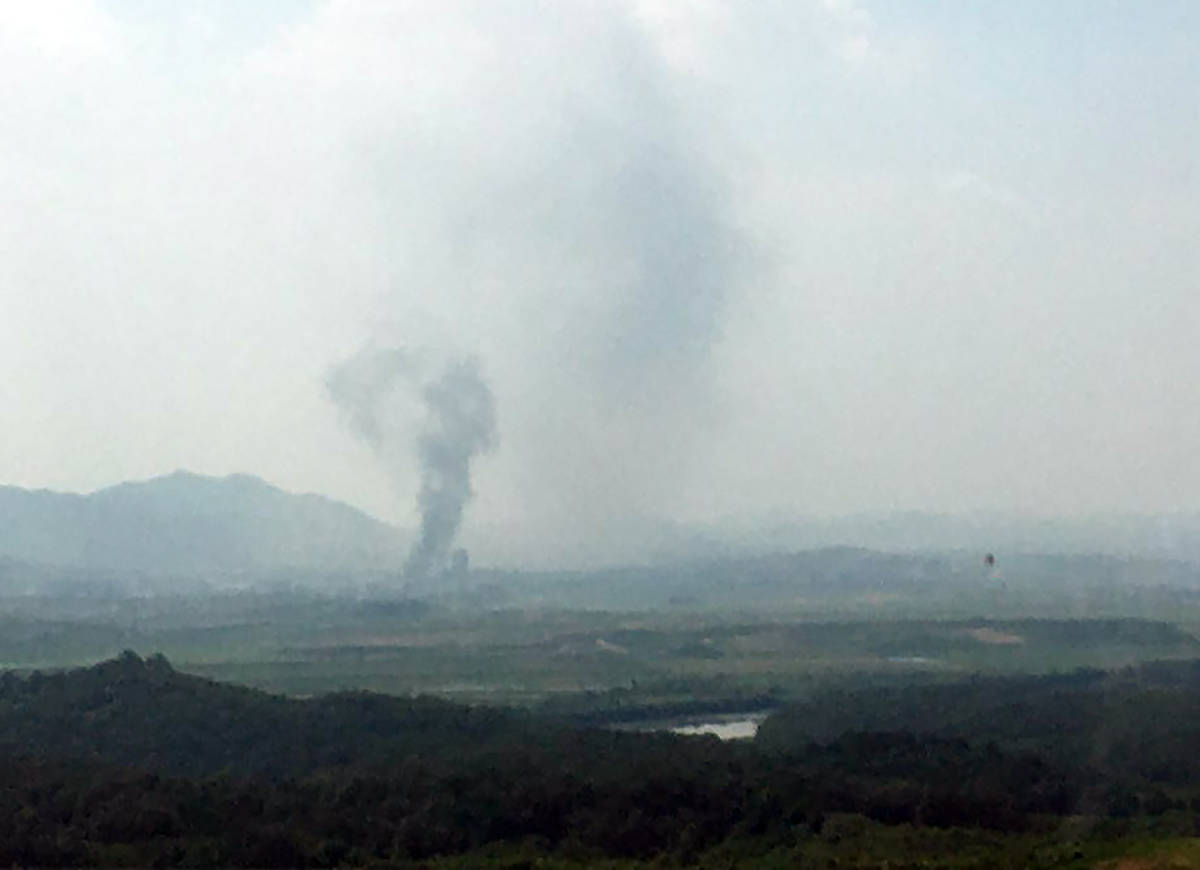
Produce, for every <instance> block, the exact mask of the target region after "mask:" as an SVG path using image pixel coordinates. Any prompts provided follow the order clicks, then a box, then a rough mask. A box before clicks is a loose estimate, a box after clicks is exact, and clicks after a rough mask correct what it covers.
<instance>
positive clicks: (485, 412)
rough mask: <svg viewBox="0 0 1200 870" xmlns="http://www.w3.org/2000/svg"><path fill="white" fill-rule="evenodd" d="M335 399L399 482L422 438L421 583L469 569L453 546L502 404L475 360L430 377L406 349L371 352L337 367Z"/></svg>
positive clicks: (411, 570) (408, 569)
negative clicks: (474, 471) (477, 462)
mask: <svg viewBox="0 0 1200 870" xmlns="http://www.w3.org/2000/svg"><path fill="white" fill-rule="evenodd" d="M326 387H327V389H328V392H329V396H330V398H331V399H332V400H333V401H334V403H335V404H337V405H338V407H339V408H341V409H342V411H343V413H344V414H345V415H346V417H347V420H348V422H349V424H350V426H351V427H352V429H353V430H354V432H355V433H356V434H357V435H358V436H359V437H361V438H362V439H363V440H364V441H365V442H366V443H367V444H368V445H369V446H370V447H371V449H372V450H373V451H374V452H375V454H376V456H377V457H379V459H380V461H381V462H382V463H383V464H384V465H385V467H387V469H388V471H389V473H390V474H391V477H392V481H393V484H396V485H399V484H400V483H401V481H402V480H403V479H404V474H403V473H402V472H403V469H404V467H405V465H406V462H405V454H406V453H407V451H406V450H405V449H403V448H406V447H407V446H408V445H409V444H410V443H411V442H412V441H413V440H414V438H413V436H414V435H415V448H416V457H417V461H418V465H419V471H420V489H419V492H418V494H417V507H418V509H419V511H420V515H421V521H420V531H419V533H418V535H417V539H416V541H415V542H414V543H413V546H412V549H411V551H410V552H409V554H408V558H407V560H406V561H405V565H404V576H405V579H406V580H408V581H410V582H420V581H422V580H426V579H429V578H433V577H439V576H442V575H445V574H447V573H448V572H450V571H451V569H452V567H453V565H452V563H454V564H464V565H465V564H466V554H465V552H464V551H455V550H454V549H453V547H454V541H455V539H456V537H457V535H458V530H459V527H460V526H461V525H462V518H463V512H464V510H465V508H466V505H467V502H468V501H469V500H470V499H471V496H472V495H473V490H472V488H471V463H472V461H473V460H474V459H475V457H476V456H479V455H480V454H482V453H486V452H487V451H489V450H491V449H493V448H494V447H495V446H496V443H497V433H496V404H495V399H494V398H493V396H492V391H491V389H490V388H489V387H488V384H487V382H486V381H485V380H484V378H483V374H482V372H481V371H480V367H479V363H478V361H477V360H475V359H474V358H470V357H468V358H460V359H451V360H449V361H447V362H445V363H443V364H442V365H441V366H440V367H439V368H438V370H437V371H436V372H435V373H434V374H433V375H432V376H430V375H429V373H428V366H427V365H425V364H424V360H422V359H419V358H418V357H416V356H414V355H413V354H411V353H410V352H408V351H406V350H404V349H403V348H373V347H369V348H366V349H364V350H363V351H361V352H359V353H358V354H356V355H355V356H353V357H351V358H350V359H348V360H346V361H345V362H343V363H342V364H341V365H339V366H337V367H336V368H334V370H333V371H332V372H331V373H330V375H329V378H328V380H327V381H326Z"/></svg>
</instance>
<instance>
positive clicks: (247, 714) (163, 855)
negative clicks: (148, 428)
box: [0, 653, 1200, 868]
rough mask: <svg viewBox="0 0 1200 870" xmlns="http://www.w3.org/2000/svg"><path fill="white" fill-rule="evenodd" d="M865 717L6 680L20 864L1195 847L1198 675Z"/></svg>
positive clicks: (98, 680) (929, 704) (924, 694)
mask: <svg viewBox="0 0 1200 870" xmlns="http://www.w3.org/2000/svg"><path fill="white" fill-rule="evenodd" d="M906 692H911V693H912V694H911V695H908V694H905V693H906ZM833 697H834V696H829V698H827V699H826V700H827V701H828V700H832V699H833ZM845 697H846V698H847V699H850V700H851V701H852V703H850V704H848V705H847V706H846V708H845V711H844V713H843V714H842V715H843V717H844V718H843V719H842V721H840V722H836V723H834V722H832V720H829V724H830V726H831V727H830V730H829V732H828V733H827V734H826V735H824V736H823V737H821V738H820V739H814V738H815V737H816V735H814V734H813V733H812V732H811V731H808V730H806V727H805V722H804V718H803V714H804V712H805V711H806V708H797V710H796V711H794V712H792V713H789V714H784V715H780V716H778V717H775V718H773V719H770V720H768V722H767V723H766V724H765V725H764V730H763V731H762V732H761V737H760V739H758V740H756V741H754V742H753V743H749V744H742V745H734V744H730V743H722V742H721V741H718V740H717V739H715V738H712V737H695V738H688V737H680V736H674V735H662V734H638V733H618V732H613V731H602V730H592V729H582V728H572V727H569V726H567V725H565V724H563V723H562V722H561V721H559V722H552V721H549V720H538V719H537V718H536V717H534V716H533V715H532V714H528V713H518V712H514V711H499V710H494V709H485V708H467V707H462V706H457V705H453V704H449V703H445V702H439V701H433V700H427V699H407V698H393V697H384V696H378V695H369V694H362V693H353V694H338V695H330V696H326V697H323V698H316V699H310V700H300V699H287V698H282V697H278V696H272V695H268V694H265V693H262V692H258V691H253V690H249V689H242V688H238V687H234V686H227V685H221V684H216V683H212V682H209V681H207V680H202V679H198V678H196V677H191V676H188V675H185V674H180V673H177V672H176V671H174V670H173V669H172V668H171V666H170V664H169V663H168V662H167V661H166V660H164V659H162V658H161V657H151V658H149V659H145V660H143V659H141V658H139V657H138V656H136V655H134V654H132V653H127V654H124V655H122V656H121V657H120V658H118V659H116V660H113V661H107V662H103V663H101V664H99V665H96V666H94V667H91V668H86V669H80V670H75V671H68V672H60V673H41V674H38V673H35V674H32V675H30V676H29V677H27V678H22V677H18V676H15V675H13V674H11V673H6V674H4V675H0V754H2V757H4V758H5V761H6V763H5V765H4V768H3V770H0V862H3V863H14V864H20V865H63V864H123V865H143V864H144V865H149V864H153V865H155V866H167V865H190V866H213V865H241V866H335V865H353V866H358V865H364V864H371V863H375V864H380V865H382V864H387V865H389V866H394V865H397V864H404V863H405V862H425V861H428V860H429V859H431V858H436V857H437V856H446V855H455V854H464V853H471V854H473V855H474V856H475V857H473V858H465V859H464V861H465V863H461V864H459V865H457V866H486V865H487V863H488V862H487V861H485V860H482V859H481V856H482V853H480V852H479V850H481V849H485V848H490V849H509V850H522V849H524V850H532V851H533V854H535V855H537V856H539V857H540V856H546V855H555V856H558V857H559V858H561V859H564V860H567V859H570V860H571V861H573V862H577V863H576V864H574V866H584V865H588V864H590V863H591V862H595V861H600V860H604V859H613V858H617V859H628V860H630V861H634V862H645V861H649V860H657V861H659V862H661V863H665V864H666V865H672V864H682V865H690V864H693V863H694V862H695V861H696V860H697V858H698V856H702V855H704V854H709V855H712V856H723V857H722V858H721V859H720V860H721V866H732V865H733V862H732V861H731V860H730V858H731V856H734V855H739V854H746V855H766V854H767V853H771V854H777V853H779V851H780V850H783V853H784V857H783V858H780V860H778V861H776V863H775V864H773V865H766V866H797V865H798V864H800V863H803V862H802V860H801V859H803V861H807V860H808V857H811V856H812V855H814V854H816V855H821V854H825V853H827V852H828V851H829V849H831V848H832V847H834V846H836V845H837V844H838V843H840V842H841V841H842V840H845V839H846V838H847V837H848V836H850V837H852V838H853V839H852V841H851V843H850V847H851V848H853V849H860V848H863V847H870V848H873V849H879V848H881V844H882V848H885V849H888V850H895V849H897V848H900V847H901V844H899V842H898V840H896V838H894V837H891V836H890V835H887V834H884V833H881V832H883V831H886V830H891V829H892V828H893V826H897V825H903V826H904V827H903V828H902V829H897V830H900V831H901V832H902V833H903V838H906V841H913V842H915V841H914V838H923V837H926V834H925V833H924V832H929V831H941V830H944V829H947V828H952V827H954V828H958V829H959V832H958V834H956V835H955V837H956V838H957V839H956V841H957V842H966V840H965V839H964V837H968V836H969V837H973V838H975V840H976V841H977V842H978V844H979V845H980V846H981V848H986V849H987V850H988V851H987V852H986V854H985V853H983V852H980V853H978V854H973V855H967V856H966V857H968V858H970V859H971V861H974V863H972V864H971V866H1007V867H1014V868H1015V867H1027V866H1047V867H1048V866H1079V865H1078V864H1077V863H1076V864H1072V863H1071V862H1070V860H1067V861H1066V862H1065V863H1060V862H1059V860H1058V858H1056V857H1055V856H1057V855H1059V852H1057V851H1055V850H1056V849H1057V845H1056V843H1055V842H1054V841H1053V840H1054V838H1053V837H1052V836H1051V837H1047V836H1046V835H1045V834H1044V833H1043V834H1039V833H1038V832H1047V831H1054V830H1055V829H1057V828H1058V827H1059V826H1061V825H1066V824H1067V820H1068V819H1069V820H1070V825H1071V826H1072V829H1073V830H1077V831H1104V830H1108V831H1111V832H1116V833H1117V834H1119V833H1120V832H1121V831H1128V830H1130V828H1129V827H1128V825H1129V824H1130V822H1131V820H1136V821H1137V823H1138V824H1139V825H1142V826H1143V828H1144V829H1147V830H1149V829H1153V830H1156V831H1165V832H1169V833H1191V832H1192V831H1193V830H1194V825H1195V824H1196V819H1195V812H1196V811H1197V810H1200V785H1198V784H1197V783H1198V782H1200V775H1198V773H1197V771H1196V764H1197V762H1196V759H1195V745H1196V737H1197V734H1196V727H1197V726H1196V725H1195V723H1196V721H1198V718H1200V717H1198V715H1197V714H1198V712H1200V665H1198V664H1197V663H1193V662H1175V663H1169V664H1161V665H1151V666H1145V667H1139V668H1137V669H1134V670H1129V671H1125V672H1120V673H1115V674H1104V673H1102V672H1079V673H1076V674H1070V675H1064V676H1058V677H1038V678H1008V679H1003V680H986V681H980V680H976V681H968V682H965V683H956V684H946V685H942V686H926V687H920V686H918V687H912V688H911V689H907V690H882V691H880V690H864V691H861V692H850V693H849V694H847V695H846V696H845ZM997 705H999V706H997ZM893 708H895V709H898V712H897V713H896V714H895V715H893V713H892V712H890V711H891V710H892V709H893ZM1005 711H1007V712H1005ZM807 712H812V709H811V708H807ZM1139 712H1140V713H1141V714H1143V715H1144V716H1145V717H1146V718H1147V719H1151V720H1152V721H1144V720H1143V722H1142V723H1141V724H1142V725H1144V726H1147V727H1141V728H1139V727H1138V725H1139V723H1138V721H1137V718H1138V715H1139ZM1147 714H1148V715H1147ZM998 715H1000V716H1001V719H1002V720H1003V721H1000V722H993V721H991V720H992V719H993V718H995V717H996V716H998ZM1076 720H1078V723H1079V724H1073V723H1076ZM939 722H946V723H952V725H953V727H952V728H951V729H950V730H949V731H946V732H941V731H940V729H939V728H938V727H937V726H938V723H939ZM864 726H865V727H864ZM1150 726H1152V727H1150ZM880 727H882V728H884V729H886V730H876V729H879V728H880ZM839 729H845V730H840V732H839ZM1064 731H1065V732H1066V734H1067V737H1068V739H1067V740H1065V741H1064V740H1063V739H1061V738H1062V734H1063V733H1064ZM834 732H839V733H837V734H836V736H831V735H833V734H834ZM931 732H936V733H931ZM1076 739H1079V740H1080V741H1082V740H1085V739H1086V740H1087V741H1090V751H1089V752H1080V751H1078V750H1079V749H1080V747H1081V746H1083V743H1082V742H1080V743H1076V742H1074V741H1076ZM848 818H849V819H851V820H853V819H857V820H858V822H854V825H853V827H847V819H848ZM866 824H870V825H874V826H876V827H874V828H864V827H863V825H866ZM1105 825H1108V826H1109V827H1108V828H1105V827H1104V826H1105ZM1113 825H1117V827H1112V826H1113ZM1121 825H1124V826H1125V827H1120V826H1121ZM855 831H858V832H862V831H873V832H874V833H871V834H870V840H869V841H868V840H864V839H863V838H862V835H861V833H860V834H855V833H853V832H855ZM968 831H974V832H975V833H974V834H968V833H967V832H968ZM981 831H987V832H988V833H987V834H986V836H985V835H982V834H981V833H980V832H981ZM1101 836H1109V835H1108V834H1102V835H1101ZM1038 837H1042V838H1043V839H1044V840H1046V842H1045V843H1042V841H1041V840H1039V839H1037V838H1038ZM1006 838H1007V839H1006ZM1031 838H1032V839H1031ZM926 842H927V843H928V842H937V841H930V840H926ZM1039 844H1041V845H1039ZM1085 845H1086V844H1085ZM903 848H908V847H907V846H905V847H903ZM1043 848H1044V849H1045V850H1046V851H1045V852H1044V853H1041V854H1042V857H1045V858H1046V860H1042V858H1038V859H1037V860H1033V859H1034V858H1035V857H1037V856H1035V855H1034V851H1036V850H1038V849H1043ZM1078 848H1079V846H1078V845H1073V846H1072V850H1073V851H1072V852H1071V853H1068V859H1069V858H1070V855H1071V854H1074V852H1075V851H1076V850H1078ZM1109 854H1111V852H1110V853H1109ZM788 856H791V857H788ZM889 856H891V857H894V854H893V852H888V853H887V854H884V855H881V856H880V860H879V861H876V862H873V863H871V864H869V865H868V866H884V864H883V860H884V859H885V858H887V857H889ZM793 859H795V860H793ZM981 861H982V863H980V862H981ZM709 863H711V862H709ZM968 863H970V862H968ZM492 866H518V865H517V864H499V865H492ZM520 866H527V865H520ZM547 866H566V865H553V864H548V865H547ZM738 866H747V865H738ZM820 866H832V865H828V862H826V863H823V864H821V865H820ZM839 866H842V865H841V864H839ZM847 866H861V865H859V864H854V863H851V864H849V865H847ZM940 866H959V865H957V864H948V863H943V864H941V865H940Z"/></svg>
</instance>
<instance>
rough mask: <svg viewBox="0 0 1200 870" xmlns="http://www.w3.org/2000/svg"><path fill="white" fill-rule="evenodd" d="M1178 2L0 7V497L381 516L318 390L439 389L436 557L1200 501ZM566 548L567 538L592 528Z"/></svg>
mask: <svg viewBox="0 0 1200 870" xmlns="http://www.w3.org/2000/svg"><path fill="white" fill-rule="evenodd" d="M1198 40H1200V4H1197V3H1194V2H1191V0H1180V2H1169V0H1158V2H1153V3H1137V2H1132V0H1131V2H1123V3H1118V2H1095V0H1087V2H1083V0H1080V2H1046V0H1027V2H1022V0H1008V2H1003V3H999V2H993V0H986V2H984V0H981V2H961V3H958V2H956V3H926V2H903V0H896V2H891V3H872V2H853V0H779V2H776V0H746V2H737V3H735V2H726V0H611V2H583V0H579V2H575V0H554V2H550V0H545V2H516V0H491V2H482V0H481V2H475V3H470V2H457V0H450V2H448V0H426V2H402V0H391V2H366V0H364V2H282V0H271V2H265V0H255V2H242V0H223V2H216V0H212V2H182V0H180V2H169V3H167V2H157V0H137V2H135V0H108V2H88V0H54V2H49V0H39V2H36V3H35V2H26V3H11V4H8V5H7V6H6V7H5V11H4V15H3V16H2V17H0V95H2V98H3V102H2V106H3V109H2V111H0V185H2V189H3V203H4V207H3V210H2V211H0V367H2V370H3V372H4V377H3V379H2V380H0V414H2V418H0V424H2V429H0V482H3V483H11V484H16V485H20V486H27V487H50V488H55V489H69V490H90V489H94V488H98V487H102V486H105V485H108V484H111V483H115V482H117V481H120V480H124V479H130V478H143V477H150V476H155V475H158V474H163V473H166V472H169V471H172V470H174V469H176V468H181V467H183V468H188V469H191V470H194V471H198V472H204V473H210V474H224V473H229V472H234V471H246V472H251V473H254V474H258V475H261V476H262V477H265V478H266V479H268V480H270V481H272V482H274V483H276V484H278V485H281V486H283V487H285V488H288V489H292V490H304V491H318V492H322V493H326V494H329V495H332V496H335V497H339V498H343V499H345V500H347V501H350V502H352V503H354V504H357V505H359V506H361V507H364V508H366V509H368V510H370V511H372V512H375V513H377V514H379V515H381V516H383V517H385V518H388V519H392V520H395V521H397V522H401V523H403V524H405V525H410V526H411V525H412V524H413V515H414V505H415V498H416V491H417V487H418V477H417V469H416V461H415V458H414V460H413V467H412V470H411V485H410V486H405V484H404V482H403V479H401V484H400V486H399V487H393V486H392V485H391V484H390V482H389V481H390V478H389V476H388V475H386V474H384V473H383V472H382V471H381V470H380V469H379V467H378V466H377V464H376V460H375V457H374V456H373V454H372V453H371V451H370V450H369V449H368V448H367V447H366V446H365V445H363V444H362V443H361V442H360V441H358V440H356V439H355V437H354V435H353V433H352V432H351V431H350V429H349V428H348V427H347V426H346V425H345V421H344V419H343V418H342V417H341V416H339V413H338V410H337V408H336V407H335V406H334V405H333V403H332V402H331V401H330V400H329V397H328V395H327V393H326V391H325V388H324V383H325V380H326V378H327V376H328V374H329V372H330V371H331V369H332V367H334V366H335V365H336V364H338V363H339V362H340V361H342V360H344V359H346V358H348V357H350V356H352V355H353V354H355V353H356V352H358V351H359V350H360V349H361V348H362V347H364V346H365V345H368V344H371V343H374V344H375V345H377V346H378V345H385V346H390V345H392V344H397V345H403V346H405V347H406V348H409V349H410V350H412V351H413V352H416V353H421V354H426V355H429V356H431V357H439V358H442V357H444V358H447V359H452V358H459V357H467V356H470V357H474V358H476V359H477V360H478V362H479V365H480V368H481V370H482V371H483V372H484V374H485V376H486V377H487V379H488V381H489V382H490V384H491V387H492V390H493V392H494V394H495V398H496V408H497V416H498V424H499V444H498V448H497V449H496V450H495V451H494V452H492V453H491V454H489V455H487V456H485V457H483V458H482V459H481V460H480V462H479V465H478V468H477V474H476V479H475V488H476V490H477V492H478V497H477V499H476V501H475V503H474V504H473V505H472V507H471V511H470V517H469V519H468V525H472V524H475V525H477V526H482V525H488V524H490V525H501V526H509V527H513V528H514V529H516V530H517V531H516V536H517V539H518V540H529V541H532V540H534V539H535V536H537V535H542V534H549V535H554V536H556V538H558V539H560V540H571V539H573V538H579V537H585V536H587V535H589V534H592V533H593V532H594V531H596V530H599V529H602V528H603V527H605V526H606V525H611V524H612V523H614V522H615V521H616V520H615V518H620V517H642V516H648V515H665V516H670V517H676V518H681V519H696V518H708V517H717V516H722V515H731V514H745V513H749V512H758V511H765V510H771V509H779V510H783V511H787V512H795V513H841V512H848V511H856V510H862V509H894V508H919V509H931V510H939V511H957V510H964V509H975V508H999V509H1008V508H1018V509H1033V510H1037V511H1040V512H1044V513H1064V512H1075V511H1103V510H1127V509H1132V510H1175V509H1195V508H1197V507H1200V502H1198V501H1197V495H1196V494H1197V493H1200V462H1197V461H1196V459H1195V456H1196V450H1197V447H1198V446H1200V399H1198V396H1197V394H1198V391H1200V388H1198V387H1197V382H1198V381H1200V244H1198V240H1200V186H1198V157H1197V155H1200V98H1198V96H1197V95H1198V94H1200V51H1198V50H1197V47H1196V46H1197V44H1198ZM597 533H598V532H597Z"/></svg>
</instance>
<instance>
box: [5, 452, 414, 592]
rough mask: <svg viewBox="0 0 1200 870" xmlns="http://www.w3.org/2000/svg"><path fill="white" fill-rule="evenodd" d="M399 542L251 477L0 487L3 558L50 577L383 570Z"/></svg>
mask: <svg viewBox="0 0 1200 870" xmlns="http://www.w3.org/2000/svg"><path fill="white" fill-rule="evenodd" d="M405 537H406V536H405V535H404V533H403V532H402V531H401V530H399V529H397V528H395V527H393V526H390V525H388V524H386V523H384V522H382V521H381V520H378V519H375V518H374V517H371V516H370V515H369V514H367V513H365V512H364V511H361V510H359V509H358V508H355V507H352V506H350V505H347V504H344V503H342V502H339V501H336V500H334V499H331V498H328V497H326V496H322V495H317V494H314V493H304V494H294V493H289V492H287V491H285V490H283V489H281V488H279V487H277V486H274V485H273V484H270V483H268V482H267V481H265V480H263V479H261V478H259V477H255V476H253V475H250V474H231V475H226V476H223V477H213V476H208V475H202V474H196V473H194V472H190V471H184V470H178V471H175V472H173V473H171V474H167V475H163V476H160V477H154V478H150V479H147V480H138V481H126V482H123V483H118V484H115V485H114V486H110V487H105V488H103V489H99V490H96V491H94V492H91V493H86V494H84V493H71V492H57V491H54V490H49V489H39V490H29V489H23V488H21V487H15V486H0V556H4V557H7V558H9V559H13V560H17V561H21V562H26V563H30V564H34V565H44V566H53V567H57V568H86V569H89V570H99V571H107V572H130V573H154V574H176V575H189V576H211V575H218V574H219V575H227V574H230V573H237V572H242V571H252V572H259V573H264V572H278V571H286V570H288V569H304V570H341V569H369V570H387V569H389V568H392V567H394V566H396V565H399V564H401V560H402V558H403V553H404V549H405V545H406V541H405Z"/></svg>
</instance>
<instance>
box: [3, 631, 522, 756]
mask: <svg viewBox="0 0 1200 870" xmlns="http://www.w3.org/2000/svg"><path fill="white" fill-rule="evenodd" d="M514 737H515V738H516V739H526V737H527V734H526V722H525V720H524V718H523V717H521V716H520V715H519V714H516V713H509V712H507V711H504V710H502V709H499V708H472V707H465V706H461V705H456V704H451V703H448V702H445V701H440V700H437V699H435V698H427V697H421V698H399V697H393V696H388V695H377V694H370V693H358V692H345V693H337V694H331V695H325V696H322V697H320V698H316V699H305V700H301V699H296V698H287V697H283V696H280V695H271V694H268V693H266V692H261V691H258V690H255V689H249V688H245V687H242V686H235V685H229V684H224V683H216V682H213V681H211V680H206V679H203V678H201V677H196V676H192V675H190V674H184V673H180V672H178V671H176V670H174V669H173V668H172V667H171V665H170V663H169V662H168V661H167V660H166V659H165V658H163V657H162V656H157V655H156V656H152V657H150V658H147V659H142V658H140V657H139V656H137V655H136V654H134V653H132V652H126V653H124V654H123V655H121V656H120V657H119V658H117V659H113V660H111V661H106V662H101V663H100V664H97V665H94V666H92V667H90V668H79V669H74V670H69V671H59V672H50V673H40V672H34V673H33V674H32V675H31V676H29V677H28V678H21V677H17V676H15V675H13V674H12V673H11V672H5V673H4V674H2V675H0V749H3V750H4V751H5V752H6V753H7V754H9V755H22V754H33V755H37V756H40V757H59V758H102V759H104V760H105V761H109V762H115V763H120V764H132V765H137V766H142V767H148V768H151V769H154V770H157V771H160V772H165V773H173V774H186V775H205V774H213V773H216V772H218V771H222V770H232V771H237V772H238V773H242V774H249V773H266V774H272V775H302V774H306V773H310V772H312V771H314V770H317V769H320V768H324V767H330V766H340V765H347V764H354V765H370V764H376V763H381V762H385V761H388V760H394V759H399V758H404V757H406V756H408V755H414V754H417V755H426V756H434V755H437V754H439V753H440V752H442V751H445V750H447V749H450V750H452V751H454V752H461V751H462V749H463V748H464V747H468V746H469V747H473V748H477V749H478V748H485V747H487V746H489V745H491V744H493V743H494V742H495V741H497V740H509V739H514Z"/></svg>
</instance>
